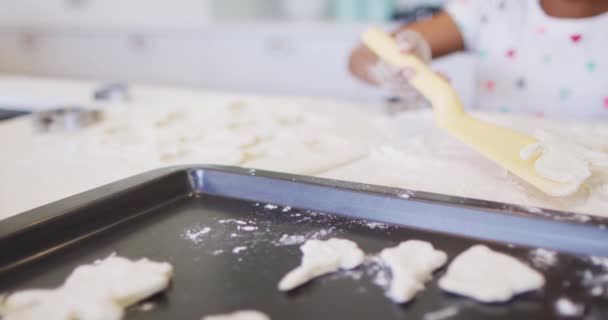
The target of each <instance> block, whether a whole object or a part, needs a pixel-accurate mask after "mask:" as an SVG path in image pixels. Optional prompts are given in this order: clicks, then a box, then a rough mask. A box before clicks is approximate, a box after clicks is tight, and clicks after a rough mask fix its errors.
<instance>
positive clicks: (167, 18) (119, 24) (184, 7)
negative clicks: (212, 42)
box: [0, 0, 212, 29]
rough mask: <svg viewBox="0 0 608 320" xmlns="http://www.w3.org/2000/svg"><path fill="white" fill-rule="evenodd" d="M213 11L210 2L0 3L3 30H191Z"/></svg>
mask: <svg viewBox="0 0 608 320" xmlns="http://www.w3.org/2000/svg"><path fill="white" fill-rule="evenodd" d="M211 10H212V8H211V6H210V0H0V26H11V27H24V26H25V27H35V28H44V27H75V28H110V29H111V28H131V27H137V28H191V27H200V26H203V25H205V24H207V23H208V22H209V19H210V17H211Z"/></svg>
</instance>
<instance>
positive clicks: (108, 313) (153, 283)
mask: <svg viewBox="0 0 608 320" xmlns="http://www.w3.org/2000/svg"><path fill="white" fill-rule="evenodd" d="M172 273H173V267H172V266H171V265H170V264H168V263H166V262H153V261H150V260H148V259H145V258H144V259H140V260H138V261H131V260H128V259H126V258H122V257H118V256H110V257H108V258H106V259H105V260H101V261H99V260H98V261H96V262H95V263H93V264H90V265H82V266H79V267H77V268H76V269H74V271H73V272H72V274H71V275H70V276H69V277H68V278H67V279H66V280H65V282H64V283H63V285H62V286H61V287H59V288H56V289H32V290H24V291H19V292H16V293H14V294H11V295H10V296H8V297H7V298H6V299H5V300H4V301H2V303H1V305H0V315H1V316H2V319H4V320H17V319H21V320H27V319H53V320H71V319H79V320H99V319H103V320H114V319H122V317H123V314H124V308H126V307H128V306H130V305H132V304H134V303H136V302H138V301H141V300H143V299H146V298H148V297H150V296H152V295H154V294H155V293H157V292H160V291H163V290H165V288H167V285H168V284H169V280H170V279H171V276H172Z"/></svg>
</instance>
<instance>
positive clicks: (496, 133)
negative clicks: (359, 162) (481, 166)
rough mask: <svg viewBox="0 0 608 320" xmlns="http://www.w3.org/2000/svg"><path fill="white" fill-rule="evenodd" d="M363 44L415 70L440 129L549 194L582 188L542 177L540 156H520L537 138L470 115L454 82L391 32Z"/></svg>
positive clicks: (371, 33)
mask: <svg viewBox="0 0 608 320" xmlns="http://www.w3.org/2000/svg"><path fill="white" fill-rule="evenodd" d="M363 43H364V44H365V45H366V46H367V47H368V48H369V49H370V50H371V51H373V52H374V53H375V54H376V55H377V56H379V57H380V59H382V60H383V61H384V62H386V63H388V64H390V65H393V66H395V67H396V68H399V69H404V68H409V69H411V70H412V71H413V72H414V76H413V77H412V78H411V79H410V82H411V84H412V86H414V87H415V88H416V89H417V90H418V91H419V92H420V93H421V94H422V95H424V96H425V97H426V98H427V99H428V100H429V102H430V103H431V105H432V107H433V115H434V118H435V124H436V125H437V126H438V127H439V128H441V129H443V130H445V131H446V132H447V133H449V134H450V135H452V136H454V137H456V138H458V139H460V140H461V141H462V142H464V143H465V144H467V145H468V146H469V147H471V148H473V149H474V150H476V151H477V152H479V153H480V154H482V155H483V156H485V157H487V158H489V159H491V160H492V161H494V162H496V163H498V164H499V165H501V166H503V167H504V168H506V169H507V170H509V171H510V172H511V173H513V174H515V175H516V176H518V177H520V178H521V179H522V180H524V181H526V182H527V183H529V184H531V185H532V186H534V187H536V188H538V189H540V190H541V191H543V192H544V193H546V194H548V195H551V196H564V195H566V194H569V193H571V192H572V189H573V188H577V187H578V186H574V185H571V184H567V183H560V182H556V181H553V180H549V179H546V178H543V177H541V176H539V175H538V174H537V173H536V170H535V168H534V162H535V161H536V158H533V159H529V160H522V159H521V158H520V156H519V154H520V151H521V150H522V149H523V148H524V147H526V146H528V145H530V144H533V143H535V142H537V141H536V139H534V138H533V137H530V136H526V135H524V134H521V133H519V132H517V131H514V130H511V129H507V128H503V127H499V126H496V125H493V124H490V123H487V122H485V121H482V120H479V119H476V118H474V117H471V116H470V115H468V114H467V113H466V112H465V110H464V107H463V106H462V102H461V101H460V99H459V98H458V94H457V93H456V91H455V90H454V88H452V86H451V85H450V83H449V82H448V81H446V80H445V79H443V78H442V77H440V76H438V75H437V74H436V73H435V72H433V71H431V69H430V68H429V67H428V66H427V65H426V64H425V63H423V62H422V61H421V60H420V59H418V58H417V57H415V56H413V55H405V54H402V53H401V52H400V51H399V49H398V47H397V44H396V42H395V41H394V39H393V38H392V37H390V36H389V35H388V34H386V33H384V32H383V31H382V30H380V29H377V28H371V29H369V30H367V31H366V32H365V33H364V34H363Z"/></svg>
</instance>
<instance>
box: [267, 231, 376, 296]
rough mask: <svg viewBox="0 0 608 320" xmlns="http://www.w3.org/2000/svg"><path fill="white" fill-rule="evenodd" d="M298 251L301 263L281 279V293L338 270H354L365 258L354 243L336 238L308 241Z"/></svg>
mask: <svg viewBox="0 0 608 320" xmlns="http://www.w3.org/2000/svg"><path fill="white" fill-rule="evenodd" d="M300 250H301V251H302V254H303V256H302V263H301V264H300V265H299V266H298V267H297V268H295V269H293V270H292V271H290V272H289V273H288V274H287V275H285V277H283V279H281V281H280V282H279V290H281V291H289V290H292V289H295V288H297V287H299V286H301V285H303V284H304V283H306V282H308V281H310V280H312V279H314V278H316V277H319V276H322V275H324V274H328V273H331V272H335V271H337V270H339V269H344V270H350V269H353V268H356V267H357V266H359V265H360V264H361V263H362V262H363V258H364V256H365V255H364V254H363V251H361V249H359V247H358V246H357V244H356V243H354V242H352V241H350V240H344V239H336V238H332V239H329V240H327V241H322V240H308V241H306V243H304V244H303V245H302V246H301V247H300Z"/></svg>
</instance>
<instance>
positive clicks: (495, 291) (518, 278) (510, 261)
mask: <svg viewBox="0 0 608 320" xmlns="http://www.w3.org/2000/svg"><path fill="white" fill-rule="evenodd" d="M544 284H545V279H544V277H543V275H542V274H540V273H539V272H537V271H536V270H534V269H532V268H530V267H528V266H527V265H525V264H524V263H522V262H521V261H519V260H517V259H515V258H513V257H511V256H509V255H506V254H504V253H499V252H496V251H492V250H490V249H489V248H488V247H485V246H483V245H476V246H473V247H471V248H469V249H468V250H466V251H464V252H463V253H461V254H460V255H458V256H457V257H456V258H454V261H452V263H451V264H450V266H449V267H448V270H447V273H446V274H445V275H444V276H443V277H442V278H441V279H440V280H439V287H440V288H441V289H443V290H445V291H448V292H451V293H455V294H459V295H463V296H467V297H470V298H473V299H475V300H478V301H480V302H487V303H491V302H505V301H508V300H510V299H511V298H513V297H514V296H515V295H517V294H520V293H524V292H528V291H532V290H537V289H540V288H542V287H543V285H544Z"/></svg>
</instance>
